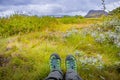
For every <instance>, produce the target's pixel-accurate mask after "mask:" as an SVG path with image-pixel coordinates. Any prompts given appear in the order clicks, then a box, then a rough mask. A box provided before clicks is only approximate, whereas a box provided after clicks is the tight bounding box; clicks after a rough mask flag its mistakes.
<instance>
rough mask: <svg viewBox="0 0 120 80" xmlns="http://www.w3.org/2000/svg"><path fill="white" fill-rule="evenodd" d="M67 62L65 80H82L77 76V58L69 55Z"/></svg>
mask: <svg viewBox="0 0 120 80" xmlns="http://www.w3.org/2000/svg"><path fill="white" fill-rule="evenodd" d="M65 62H66V68H67V72H66V76H65V80H82V79H81V78H80V76H79V75H78V74H77V63H76V59H75V57H73V56H72V55H68V56H67V57H66V61H65Z"/></svg>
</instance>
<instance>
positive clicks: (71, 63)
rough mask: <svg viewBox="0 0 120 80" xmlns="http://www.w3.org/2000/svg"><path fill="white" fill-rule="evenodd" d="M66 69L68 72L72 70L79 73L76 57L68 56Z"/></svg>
mask: <svg viewBox="0 0 120 80" xmlns="http://www.w3.org/2000/svg"><path fill="white" fill-rule="evenodd" d="M65 62H66V68H67V71H68V70H70V69H72V70H74V71H75V72H77V63H76V59H75V57H74V56H72V55H68V56H67V57H66V61H65Z"/></svg>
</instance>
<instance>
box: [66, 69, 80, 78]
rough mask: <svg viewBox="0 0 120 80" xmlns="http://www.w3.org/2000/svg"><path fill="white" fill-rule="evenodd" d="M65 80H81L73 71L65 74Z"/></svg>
mask: <svg viewBox="0 0 120 80" xmlns="http://www.w3.org/2000/svg"><path fill="white" fill-rule="evenodd" d="M65 80H82V79H81V78H80V76H79V75H78V74H77V73H76V72H75V71H74V70H72V69H71V70H68V71H67V72H66V76H65Z"/></svg>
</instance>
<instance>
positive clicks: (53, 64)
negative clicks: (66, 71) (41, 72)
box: [50, 54, 61, 71]
mask: <svg viewBox="0 0 120 80" xmlns="http://www.w3.org/2000/svg"><path fill="white" fill-rule="evenodd" d="M50 70H51V71H53V70H61V59H60V56H59V55H58V54H52V55H51V56H50Z"/></svg>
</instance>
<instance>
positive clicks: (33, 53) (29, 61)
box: [0, 16, 120, 80]
mask: <svg viewBox="0 0 120 80" xmlns="http://www.w3.org/2000/svg"><path fill="white" fill-rule="evenodd" d="M12 19H13V21H12ZM21 19H22V20H23V19H24V20H23V21H20V20H21ZM28 19H29V23H27V21H28ZM40 19H41V18H40ZM72 19H73V18H72ZM72 19H71V18H67V19H66V18H63V19H59V18H58V19H51V18H50V19H49V18H45V19H42V20H39V18H38V17H34V18H32V19H31V17H24V16H22V17H19V16H18V17H16V18H10V19H4V20H1V23H0V24H1V25H2V26H1V28H2V29H4V30H3V32H4V31H8V32H9V33H7V32H5V34H4V33H3V32H2V31H1V32H0V34H1V39H0V46H1V48H0V60H1V62H0V65H1V66H0V79H1V80H44V78H45V77H46V76H47V75H48V74H49V71H50V70H49V57H50V55H51V54H52V53H54V52H55V53H58V54H59V55H60V57H61V59H62V70H63V72H65V71H66V68H65V58H66V55H68V54H72V55H74V56H75V57H76V59H77V63H78V73H79V75H80V76H81V77H82V78H83V80H119V79H120V74H119V70H117V69H119V68H116V67H117V66H115V62H118V61H119V60H120V58H119V56H118V52H119V48H117V47H116V46H115V45H111V44H106V43H104V44H99V43H96V42H95V40H94V39H93V38H92V37H91V36H90V35H87V36H86V37H85V36H84V35H82V34H81V35H78V34H72V35H71V36H70V37H68V38H64V34H66V32H67V31H69V30H72V29H73V28H74V29H77V30H78V31H81V29H82V28H85V27H87V26H89V25H90V24H94V23H101V22H102V21H103V19H102V18H101V19H86V18H75V19H74V20H75V22H74V21H73V20H72ZM14 20H15V22H16V23H14ZM46 20H50V21H47V23H45V22H46ZM51 20H53V21H52V22H51ZM2 21H3V22H4V23H3V22H2ZM19 21H20V22H19ZM25 21H26V23H25ZM32 21H33V22H32ZM39 21H43V23H44V24H43V23H41V24H39ZM54 21H55V22H54ZM7 22H8V23H7ZM10 22H11V23H10ZM17 22H19V23H17ZM35 22H36V23H35ZM24 23H25V24H24ZM3 24H5V26H6V27H5V28H4V26H3ZM10 24H11V25H12V26H14V28H11V27H10V26H9V25H10ZM31 24H33V25H31ZM15 25H16V26H17V25H18V26H19V27H20V30H18V29H19V27H17V28H16V26H15ZM23 25H24V26H23ZM27 25H28V26H27ZM37 25H39V26H40V28H39V27H37V28H36V29H34V28H35V26H37ZM47 25H48V26H47ZM22 26H23V27H22ZM29 26H30V29H29ZM21 27H22V28H21ZM24 27H26V28H24ZM11 29H12V30H11ZM15 29H16V30H15ZM25 29H26V30H29V31H28V32H26V31H21V30H25ZM30 30H31V31H30ZM13 31H14V33H13ZM15 31H16V32H15ZM20 32H21V33H20ZM76 50H79V51H83V52H84V55H86V56H88V57H90V56H96V55H97V54H100V55H101V56H102V60H103V62H104V68H102V69H98V68H97V67H95V66H93V65H86V66H85V65H84V66H82V64H81V63H80V61H79V59H80V58H81V57H80V56H78V55H76V53H75V51H76ZM83 57H84V56H83ZM118 67H119V66H118Z"/></svg>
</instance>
